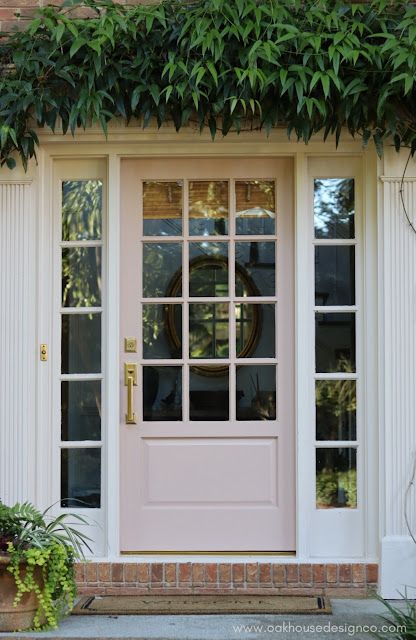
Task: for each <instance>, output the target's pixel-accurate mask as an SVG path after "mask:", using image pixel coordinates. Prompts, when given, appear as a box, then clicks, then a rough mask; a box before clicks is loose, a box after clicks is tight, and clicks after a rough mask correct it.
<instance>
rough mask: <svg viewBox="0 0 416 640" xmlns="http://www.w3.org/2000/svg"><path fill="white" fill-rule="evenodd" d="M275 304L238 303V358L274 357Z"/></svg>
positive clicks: (236, 321)
mask: <svg viewBox="0 0 416 640" xmlns="http://www.w3.org/2000/svg"><path fill="white" fill-rule="evenodd" d="M274 310H275V309H274V305H273V304H247V303H242V304H236V305H235V324H236V327H235V330H236V353H237V357H238V358H274V356H275V313H274Z"/></svg>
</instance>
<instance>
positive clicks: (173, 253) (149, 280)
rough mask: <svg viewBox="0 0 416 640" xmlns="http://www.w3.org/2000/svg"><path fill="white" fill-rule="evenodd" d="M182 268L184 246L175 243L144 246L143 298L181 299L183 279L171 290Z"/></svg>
mask: <svg viewBox="0 0 416 640" xmlns="http://www.w3.org/2000/svg"><path fill="white" fill-rule="evenodd" d="M181 268H182V245H181V244H179V243H176V242H175V243H173V242H161V243H150V242H149V243H145V244H144V245H143V296H144V297H145V298H164V297H180V296H181V295H182V278H181V277H180V278H179V280H177V282H176V287H175V291H172V290H171V280H172V276H173V274H175V273H176V272H178V271H179V270H180V269H181Z"/></svg>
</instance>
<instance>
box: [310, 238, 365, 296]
mask: <svg viewBox="0 0 416 640" xmlns="http://www.w3.org/2000/svg"><path fill="white" fill-rule="evenodd" d="M315 304H316V305H317V306H323V305H334V306H336V305H353V304H355V247H348V246H346V247H345V246H344V247H343V246H340V247H336V246H328V245H327V246H317V247H315Z"/></svg>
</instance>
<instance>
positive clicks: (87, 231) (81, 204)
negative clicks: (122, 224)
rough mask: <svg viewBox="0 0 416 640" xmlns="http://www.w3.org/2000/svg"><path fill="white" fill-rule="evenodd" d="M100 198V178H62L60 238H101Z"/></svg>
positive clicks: (101, 194)
mask: <svg viewBox="0 0 416 640" xmlns="http://www.w3.org/2000/svg"><path fill="white" fill-rule="evenodd" d="M102 199H103V183H102V181H101V180H64V182H63V183H62V240H64V241H79V240H101V234H102V204H103V203H102Z"/></svg>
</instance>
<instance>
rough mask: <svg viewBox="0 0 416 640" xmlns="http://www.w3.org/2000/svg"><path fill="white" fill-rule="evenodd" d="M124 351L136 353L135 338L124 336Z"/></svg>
mask: <svg viewBox="0 0 416 640" xmlns="http://www.w3.org/2000/svg"><path fill="white" fill-rule="evenodd" d="M124 351H125V353H136V351H137V340H136V338H124Z"/></svg>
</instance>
